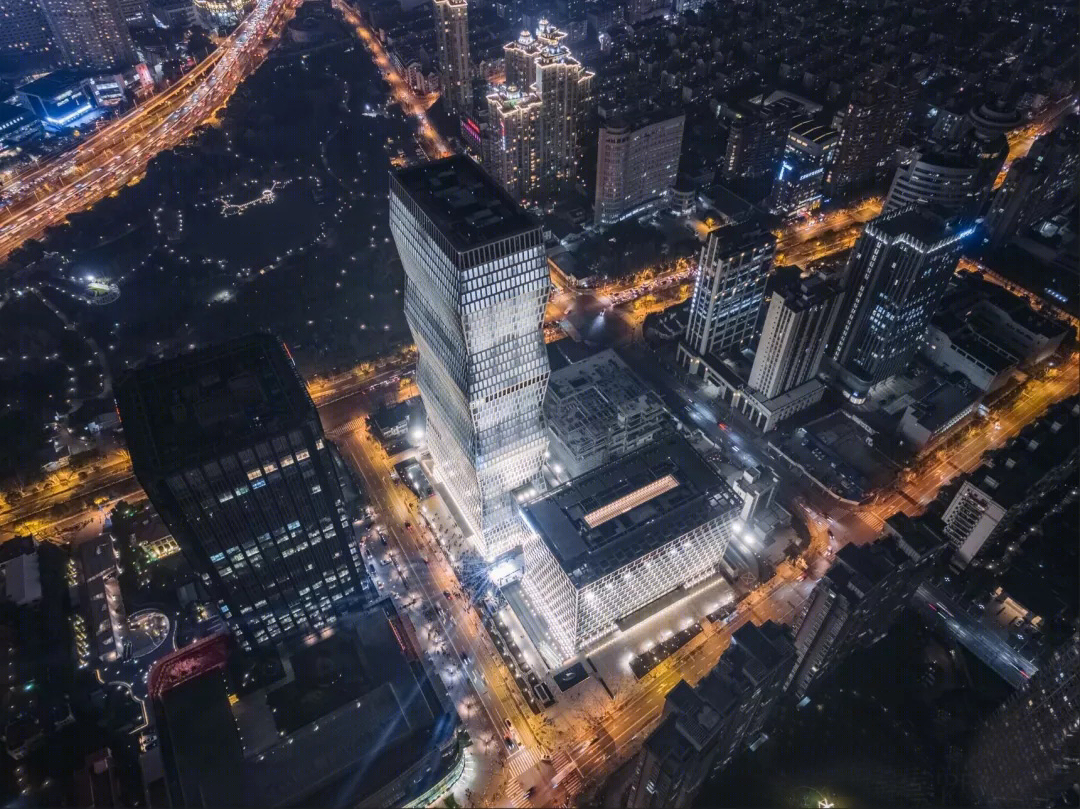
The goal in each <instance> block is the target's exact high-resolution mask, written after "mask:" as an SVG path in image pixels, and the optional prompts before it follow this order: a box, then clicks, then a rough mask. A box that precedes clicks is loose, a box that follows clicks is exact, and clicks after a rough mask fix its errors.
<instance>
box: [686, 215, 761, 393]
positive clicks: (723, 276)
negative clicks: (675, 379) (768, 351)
mask: <svg viewBox="0 0 1080 809" xmlns="http://www.w3.org/2000/svg"><path fill="white" fill-rule="evenodd" d="M775 254H776V237H775V236H774V235H773V234H772V233H771V232H770V231H769V230H768V229H767V228H766V227H765V223H764V221H763V220H761V219H759V218H757V217H755V218H752V219H750V220H748V221H746V222H742V223H739V224H734V225H728V226H727V227H722V228H717V229H716V230H714V231H713V232H712V233H710V234H709V237H708V241H706V242H705V246H704V247H702V248H701V255H700V256H699V257H698V277H697V282H696V283H695V285H694V294H693V297H692V298H691V300H690V320H689V322H688V323H687V327H686V337H685V340H684V342H683V344H682V345H681V346H679V355H680V357H681V358H682V360H683V361H684V362H686V363H688V364H689V366H690V369H691V372H692V373H697V367H698V362H699V361H700V359H702V358H705V357H708V356H710V355H713V356H716V357H719V356H720V355H722V354H723V353H725V352H727V351H729V350H731V349H733V348H742V347H745V346H748V345H750V343H751V341H752V340H753V337H754V329H755V326H756V324H757V318H758V312H759V311H760V310H761V304H762V302H763V300H764V297H765V281H766V279H767V278H768V277H769V271H770V270H771V269H772V262H773V257H774V256H775Z"/></svg>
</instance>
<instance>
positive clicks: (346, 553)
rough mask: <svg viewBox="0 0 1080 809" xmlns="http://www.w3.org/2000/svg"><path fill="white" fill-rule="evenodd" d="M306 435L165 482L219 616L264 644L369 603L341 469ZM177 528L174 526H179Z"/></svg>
mask: <svg viewBox="0 0 1080 809" xmlns="http://www.w3.org/2000/svg"><path fill="white" fill-rule="evenodd" d="M315 435H316V433H315V431H314V430H312V429H311V428H310V427H309V428H308V429H301V430H294V431H291V432H289V433H287V434H283V435H277V436H273V437H268V438H267V439H266V440H265V441H260V442H259V443H257V444H253V445H252V446H250V447H247V448H245V449H241V450H239V451H238V452H235V453H229V454H227V455H223V456H221V457H220V458H216V459H214V460H213V461H211V462H208V463H205V464H201V465H199V466H196V467H192V468H191V469H187V470H185V471H184V472H182V473H178V474H175V475H170V476H169V477H168V478H166V480H165V481H164V482H163V483H164V485H163V487H162V488H163V491H164V492H165V493H166V496H167V502H168V504H169V505H168V506H167V509H166V511H164V512H163V515H162V516H163V517H164V516H165V514H168V515H169V516H168V517H166V521H167V522H169V524H170V527H171V528H172V529H173V531H174V534H175V535H176V536H181V537H183V536H189V537H197V538H198V542H199V545H198V548H197V552H196V553H197V555H198V556H199V557H201V558H202V559H203V561H204V563H205V564H204V565H203V568H204V569H203V571H202V577H203V580H204V581H205V582H206V583H207V584H208V585H209V586H210V587H211V589H212V591H217V592H224V593H226V596H225V597H224V598H223V599H222V600H221V604H220V606H221V610H222V614H223V615H224V616H225V618H226V620H227V621H228V622H229V624H230V626H231V627H232V628H233V630H234V631H235V632H237V633H238V634H239V635H240V636H241V637H242V638H245V639H248V640H249V642H250V643H254V644H255V645H266V644H271V643H275V642H277V641H278V640H281V639H282V638H283V636H286V635H290V634H294V633H297V632H300V633H303V634H307V633H310V632H313V631H317V630H320V629H322V628H324V627H326V626H328V625H330V624H333V623H334V622H335V621H336V620H337V618H338V617H340V616H341V615H343V614H345V613H346V612H349V611H351V610H353V609H356V608H358V607H359V606H360V605H361V604H362V601H363V598H362V596H363V589H362V586H361V584H360V582H361V580H362V574H360V573H359V572H358V571H359V569H360V568H362V566H363V562H362V561H361V559H360V554H359V549H358V548H357V546H356V543H355V542H351V541H350V538H351V528H350V525H349V524H350V520H349V515H348V514H347V513H346V509H345V502H344V497H343V495H342V493H341V492H342V482H341V479H340V476H341V475H342V474H343V470H341V469H339V468H338V465H337V464H336V463H335V461H334V459H333V458H332V457H331V452H330V449H329V448H328V447H327V446H326V444H325V442H324V441H323V440H322V439H321V438H316V437H315ZM174 526H175V527H174Z"/></svg>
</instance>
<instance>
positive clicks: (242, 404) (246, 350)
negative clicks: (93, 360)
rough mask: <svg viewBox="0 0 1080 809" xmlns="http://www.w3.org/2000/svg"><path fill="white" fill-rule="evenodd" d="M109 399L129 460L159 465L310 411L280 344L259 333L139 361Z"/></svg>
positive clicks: (224, 446)
mask: <svg viewBox="0 0 1080 809" xmlns="http://www.w3.org/2000/svg"><path fill="white" fill-rule="evenodd" d="M116 401H117V407H118V409H119V412H120V417H121V420H122V421H123V426H124V436H125V438H126V439H127V444H128V449H129V450H130V451H131V457H132V461H133V463H134V464H135V466H136V468H139V467H140V466H141V467H143V468H144V469H146V470H148V471H149V470H154V471H157V472H159V473H168V472H171V471H176V470H179V469H184V468H187V467H189V466H191V465H193V464H195V463H198V462H199V461H200V460H202V459H204V458H210V457H218V456H219V455H221V454H223V453H224V452H227V451H229V450H230V449H231V448H233V447H242V446H249V445H250V444H251V443H252V442H254V441H255V440H257V439H258V438H260V437H265V436H271V435H279V434H281V433H282V432H284V431H286V430H288V429H290V428H292V427H296V426H298V425H299V424H301V423H303V422H304V421H306V420H308V419H317V418H318V415H317V414H316V411H315V405H314V404H313V403H312V401H311V398H310V397H309V396H308V393H307V389H306V388H305V387H304V384H303V383H302V382H301V381H300V378H299V376H298V375H297V373H296V369H295V368H294V366H293V364H292V360H291V358H290V357H289V355H288V352H287V351H286V349H285V346H284V344H282V342H281V341H280V340H278V339H277V338H276V337H274V336H272V335H270V334H267V333H259V334H252V335H248V336H246V337H239V338H236V339H234V340H230V341H229V342H227V343H222V344H218V345H215V346H211V347H208V348H204V349H199V350H198V351H192V352H190V353H187V354H182V355H180V356H178V357H175V358H173V359H169V360H165V361H164V362H158V363H153V364H151V365H146V366H144V367H142V368H140V369H138V370H136V371H133V372H131V373H129V374H127V375H125V376H124V377H123V378H122V379H121V380H120V382H119V383H118V384H117V388H116Z"/></svg>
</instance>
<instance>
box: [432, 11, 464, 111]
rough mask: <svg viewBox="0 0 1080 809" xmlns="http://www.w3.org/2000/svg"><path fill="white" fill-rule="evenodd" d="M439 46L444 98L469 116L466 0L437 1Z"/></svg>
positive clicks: (436, 24) (454, 107) (436, 29)
mask: <svg viewBox="0 0 1080 809" xmlns="http://www.w3.org/2000/svg"><path fill="white" fill-rule="evenodd" d="M434 5H435V44H436V46H437V48H438V52H439V73H440V75H441V76H442V85H443V87H442V91H443V98H445V99H446V100H447V102H448V103H449V105H450V107H451V108H452V109H454V110H456V111H457V112H458V114H465V113H467V112H469V109H470V107H471V106H472V71H471V70H470V69H469V4H468V3H466V2H465V0H435V3H434Z"/></svg>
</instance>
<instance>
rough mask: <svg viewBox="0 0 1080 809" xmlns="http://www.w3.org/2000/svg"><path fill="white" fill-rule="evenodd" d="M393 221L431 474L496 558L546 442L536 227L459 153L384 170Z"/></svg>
mask: <svg viewBox="0 0 1080 809" xmlns="http://www.w3.org/2000/svg"><path fill="white" fill-rule="evenodd" d="M390 230H391V232H392V233H393V235H394V241H395V243H396V244H397V249H398V253H399V254H400V255H401V262H402V264H403V265H404V268H405V278H406V281H405V317H406V319H407V320H408V322H409V328H410V329H411V331H412V334H413V338H414V339H415V340H416V345H417V348H418V349H419V360H418V363H417V385H418V386H419V388H420V397H421V399H423V402H424V406H425V408H426V410H427V428H428V430H427V432H428V445H429V446H430V448H431V456H432V459H433V461H434V463H435V470H436V474H437V477H438V478H439V479H440V480H441V481H442V482H443V483H444V484H445V486H446V489H447V490H448V492H449V493H450V495H451V496H452V498H453V499H454V501H455V503H456V505H457V507H458V510H459V512H460V513H461V515H462V516H463V517H464V518H465V520H466V521H467V522H468V523H469V526H468V527H469V528H471V529H473V531H474V532H475V535H476V537H477V543H478V545H479V547H480V549H481V551H482V552H483V553H484V555H485V556H487V557H488V558H493V557H495V556H497V555H499V554H500V553H502V552H504V551H506V550H508V549H510V548H512V547H513V546H514V545H516V544H517V543H518V542H519V541H520V540H521V537H522V529H521V522H520V518H519V517H518V516H517V513H516V511H515V508H514V504H515V498H514V493H515V492H516V491H517V490H518V489H520V488H522V487H524V486H528V485H530V484H535V483H538V482H539V476H540V464H541V461H542V460H543V455H544V451H545V449H546V447H547V439H546V437H545V434H544V421H543V413H542V410H541V406H542V404H543V401H544V393H545V391H546V389H547V381H548V360H547V352H546V349H545V348H544V340H543V332H542V330H541V323H542V319H543V312H544V305H545V303H546V301H547V295H548V286H549V281H548V269H547V264H546V262H545V259H544V239H543V234H542V231H541V229H540V226H539V224H538V223H537V222H536V221H535V220H534V219H533V218H532V217H530V216H529V215H528V214H526V213H525V212H524V211H523V210H522V209H521V207H520V206H519V205H518V204H517V203H516V202H515V201H514V200H513V199H512V198H511V197H510V196H509V195H508V194H507V193H506V192H505V191H504V190H503V189H502V188H501V187H500V186H499V185H498V184H497V183H496V182H495V181H494V180H492V179H491V178H490V177H489V176H487V175H486V174H484V173H483V172H482V171H481V170H480V168H479V167H478V166H477V165H476V164H475V163H473V161H472V160H470V159H469V158H467V157H462V156H455V157H449V158H446V159H445V160H439V161H436V162H433V163H427V164H425V165H422V166H414V167H411V168H406V169H401V170H399V171H397V172H395V173H393V174H392V175H391V177H390Z"/></svg>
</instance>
